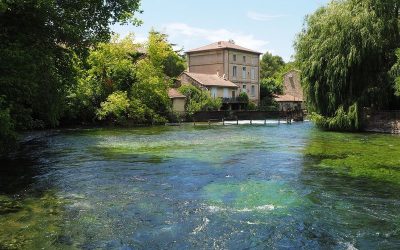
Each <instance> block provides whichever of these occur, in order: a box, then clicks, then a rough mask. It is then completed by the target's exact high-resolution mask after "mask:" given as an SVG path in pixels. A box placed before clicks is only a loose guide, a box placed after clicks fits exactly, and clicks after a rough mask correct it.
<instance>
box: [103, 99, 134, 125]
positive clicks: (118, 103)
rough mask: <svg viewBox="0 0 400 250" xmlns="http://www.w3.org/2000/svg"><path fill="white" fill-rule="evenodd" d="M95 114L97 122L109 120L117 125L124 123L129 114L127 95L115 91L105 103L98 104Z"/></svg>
mask: <svg viewBox="0 0 400 250" xmlns="http://www.w3.org/2000/svg"><path fill="white" fill-rule="evenodd" d="M100 106H101V108H99V109H98V110H97V112H96V114H97V117H98V119H99V120H105V119H110V120H113V121H116V122H117V123H122V122H124V121H126V118H127V115H128V112H129V107H130V103H129V98H128V94H127V93H126V92H123V91H116V92H114V93H112V94H111V95H109V96H108V97H107V100H106V101H105V102H102V103H101V104H100Z"/></svg>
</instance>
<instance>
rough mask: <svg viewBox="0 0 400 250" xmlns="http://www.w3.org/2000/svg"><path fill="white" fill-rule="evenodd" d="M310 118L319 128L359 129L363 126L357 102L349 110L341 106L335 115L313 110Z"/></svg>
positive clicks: (336, 129)
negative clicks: (326, 114) (322, 113)
mask: <svg viewBox="0 0 400 250" xmlns="http://www.w3.org/2000/svg"><path fill="white" fill-rule="evenodd" d="M310 118H311V120H313V121H314V122H315V124H316V125H317V126H318V127H319V128H322V129H326V130H332V131H358V130H360V128H361V123H360V117H359V110H358V104H357V103H355V104H353V105H352V106H350V107H349V109H348V111H347V112H346V111H345V109H344V107H343V106H340V107H339V108H338V110H337V111H336V113H335V116H333V117H324V116H322V115H319V114H317V113H315V112H313V113H311V115H310Z"/></svg>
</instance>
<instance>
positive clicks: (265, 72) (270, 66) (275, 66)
mask: <svg viewBox="0 0 400 250" xmlns="http://www.w3.org/2000/svg"><path fill="white" fill-rule="evenodd" d="M283 66H285V62H284V61H283V59H282V57H280V56H274V55H272V54H271V53H270V52H266V53H265V54H264V55H263V56H262V57H261V61H260V78H261V79H264V78H273V77H275V75H276V74H277V73H278V72H279V71H280V70H281V68H282V67H283Z"/></svg>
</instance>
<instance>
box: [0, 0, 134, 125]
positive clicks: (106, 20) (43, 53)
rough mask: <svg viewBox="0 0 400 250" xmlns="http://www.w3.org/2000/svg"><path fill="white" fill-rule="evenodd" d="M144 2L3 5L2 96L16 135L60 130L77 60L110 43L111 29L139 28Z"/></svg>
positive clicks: (39, 0) (48, 0)
mask: <svg viewBox="0 0 400 250" xmlns="http://www.w3.org/2000/svg"><path fill="white" fill-rule="evenodd" d="M138 10H139V0H92V1H78V0H72V1H67V0H2V1H1V3H0V55H1V57H0V96H3V101H4V103H5V106H7V107H8V109H9V113H10V117H11V120H12V122H13V124H14V125H15V128H16V129H31V128H38V127H47V126H56V125H57V124H58V122H59V118H60V117H61V116H62V114H63V111H64V108H65V96H66V92H67V89H68V88H70V86H71V85H74V84H75V83H76V70H75V67H74V64H73V58H74V56H75V55H78V56H84V55H85V54H86V51H87V50H88V48H90V47H94V46H96V44H97V43H98V42H100V41H108V40H109V38H110V33H111V32H110V24H114V23H116V22H121V23H127V22H133V23H134V24H139V21H138V20H137V19H135V17H134V13H135V12H137V11H138Z"/></svg>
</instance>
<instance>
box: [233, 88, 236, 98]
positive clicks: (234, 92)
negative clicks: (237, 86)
mask: <svg viewBox="0 0 400 250" xmlns="http://www.w3.org/2000/svg"><path fill="white" fill-rule="evenodd" d="M235 97H236V91H234V90H232V98H235Z"/></svg>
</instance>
